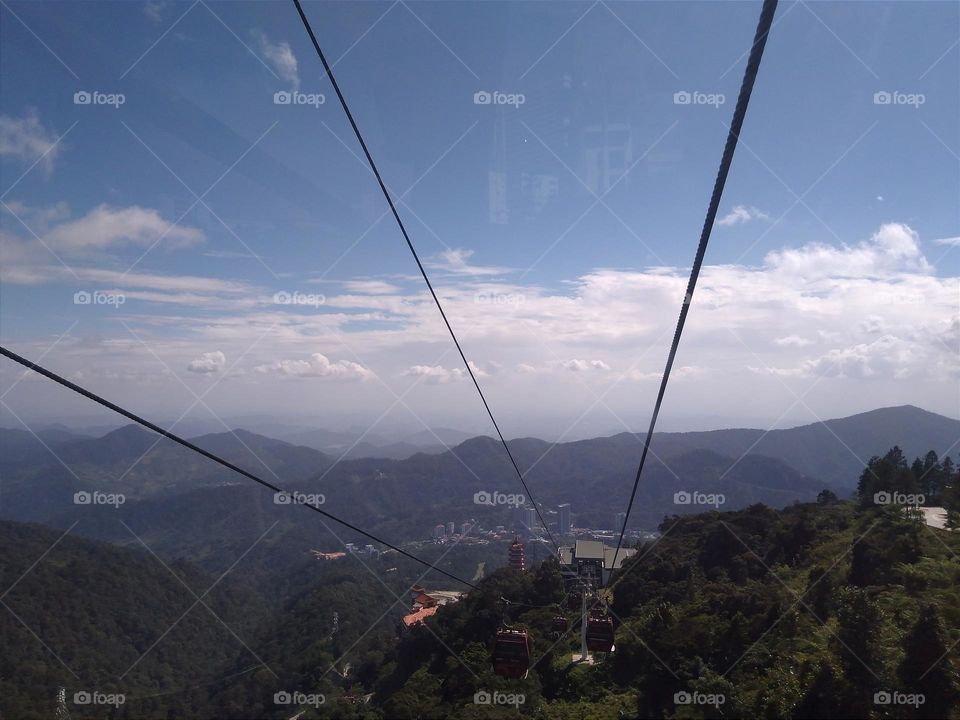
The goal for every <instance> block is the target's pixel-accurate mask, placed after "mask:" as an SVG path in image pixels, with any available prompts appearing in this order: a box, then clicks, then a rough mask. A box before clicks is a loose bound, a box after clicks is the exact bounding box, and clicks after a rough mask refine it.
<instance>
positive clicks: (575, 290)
mask: <svg viewBox="0 0 960 720" xmlns="http://www.w3.org/2000/svg"><path fill="white" fill-rule="evenodd" d="M11 227H13V225H12V224H11ZM865 235H866V236H867V237H868V239H867V240H864V241H862V242H857V241H853V242H851V243H850V244H848V245H843V244H836V245H824V244H822V243H807V244H799V243H798V245H797V246H796V247H794V248H790V249H785V250H779V251H777V252H771V253H770V254H769V255H768V256H767V258H766V260H765V261H764V262H762V263H760V264H759V265H755V266H748V265H734V264H730V265H706V266H705V267H704V268H703V271H702V274H701V278H700V283H699V286H698V289H697V293H696V296H695V298H694V302H693V306H692V308H691V313H690V317H689V319H688V322H687V326H686V330H685V333H684V337H683V343H682V345H681V348H680V353H679V355H678V357H677V361H676V362H677V364H676V366H675V368H674V373H673V379H672V381H671V382H672V383H674V382H675V383H676V388H673V389H672V390H671V391H670V408H671V412H677V413H680V414H681V415H683V414H701V415H702V414H725V415H731V414H737V413H740V414H741V415H742V416H745V417H746V416H749V417H753V418H756V417H769V418H770V419H771V420H772V419H774V418H777V417H779V416H780V415H781V414H782V413H783V412H784V411H785V409H786V408H788V407H789V406H790V404H791V403H793V402H794V401H795V397H793V396H792V395H789V393H787V392H785V389H784V387H783V383H789V384H791V385H793V384H794V383H796V391H797V392H801V391H804V390H805V389H806V388H807V387H808V386H810V385H812V384H813V380H812V378H814V377H819V376H821V375H822V376H824V379H823V380H822V381H820V382H818V383H817V385H816V387H815V389H814V390H813V391H812V392H811V393H810V395H809V396H805V397H806V400H805V402H808V403H810V407H811V408H814V409H815V410H816V412H817V413H818V414H820V415H821V416H822V417H828V416H837V415H842V414H849V413H848V412H847V411H851V412H853V411H859V410H862V409H867V407H869V406H870V405H876V404H880V403H886V404H902V403H907V402H910V403H914V404H918V405H921V406H926V407H929V408H930V409H934V410H938V411H940V412H944V411H945V410H948V409H949V406H948V405H947V404H946V403H947V402H948V401H947V400H944V393H943V387H944V386H945V384H946V383H947V382H955V381H957V380H960V362H958V358H957V355H958V352H957V348H958V347H960V319H958V306H957V298H958V296H960V278H957V277H955V276H954V277H949V276H942V274H941V275H940V276H938V275H937V274H935V273H934V272H933V268H932V267H931V266H930V264H929V263H928V262H927V260H926V259H925V258H924V257H923V254H922V253H921V252H920V250H919V247H920V246H919V241H918V239H917V237H916V233H914V232H913V230H912V229H911V228H909V227H908V226H905V225H898V224H892V225H886V226H883V227H880V228H877V231H876V232H875V233H873V234H871V233H869V232H867V233H865ZM35 245H36V246H37V247H36V248H34V249H36V250H37V252H38V253H40V254H41V256H42V260H43V263H40V262H39V261H38V260H37V259H36V258H34V259H33V260H31V261H30V263H33V264H32V265H31V264H30V263H27V262H25V261H24V260H23V259H22V258H21V259H19V260H15V262H14V263H13V266H14V269H15V270H16V271H17V272H20V273H36V274H35V275H34V276H32V277H31V279H32V280H33V281H35V282H45V281H46V282H57V283H60V284H62V285H64V287H62V288H59V289H57V290H55V291H53V292H55V293H57V292H58V293H61V294H62V298H63V301H64V302H65V303H69V301H70V297H71V295H72V293H73V292H75V291H76V290H77V289H79V288H88V289H91V290H92V289H94V288H99V289H102V290H106V289H107V288H119V289H120V290H122V291H124V292H125V293H127V297H128V300H129V299H135V298H141V299H143V300H154V299H157V300H158V302H165V303H166V305H164V306H159V307H149V308H148V310H147V311H148V312H149V313H150V314H140V315H138V313H141V311H142V309H143V308H144V303H139V302H138V303H131V302H128V303H127V304H126V305H125V306H124V313H125V315H126V316H127V318H129V320H125V322H129V323H131V326H132V327H134V328H135V329H136V328H137V325H138V324H139V325H140V326H148V327H161V328H162V329H163V333H164V337H169V338H171V340H170V343H171V347H170V348H169V351H170V358H169V363H170V365H171V366H172V367H176V365H177V363H179V364H180V365H184V364H185V363H184V358H186V359H190V358H197V357H199V356H201V355H202V354H203V353H205V352H208V351H210V349H211V348H218V349H219V350H220V351H222V352H223V353H224V354H225V355H226V357H228V358H231V357H241V356H242V355H243V354H244V353H245V352H246V351H247V350H248V349H250V348H251V346H253V345H254V343H255V341H257V340H258V338H260V337H261V336H263V341H262V342H260V343H259V344H256V345H255V346H254V347H253V349H252V350H250V352H249V354H248V355H247V356H245V358H246V359H245V360H243V361H242V362H241V363H240V364H239V367H238V370H240V371H242V370H243V368H244V367H246V368H248V373H247V374H246V375H238V377H237V379H236V382H237V383H240V384H243V383H250V384H255V385H257V386H258V387H260V388H261V389H265V391H264V392H262V393H260V392H249V393H239V394H237V395H236V396H235V397H234V396H232V399H231V400H230V402H235V403H237V404H243V403H256V402H260V400H259V398H260V397H263V400H262V402H263V403H264V404H266V403H267V402H268V400H267V397H269V401H270V402H280V401H282V402H283V403H284V407H289V408H291V409H292V410H293V409H296V411H303V409H304V407H305V406H306V408H307V409H308V410H309V409H310V408H309V401H308V399H307V398H305V397H304V396H303V394H302V388H301V387H300V384H299V383H293V382H277V380H278V379H279V378H291V377H300V376H304V377H310V376H314V377H327V378H331V379H333V378H342V379H344V380H346V379H358V378H362V377H366V376H370V377H372V376H373V375H372V372H371V371H369V370H366V368H365V367H363V366H360V365H356V364H352V365H351V364H347V363H344V362H337V361H335V360H334V359H327V358H324V359H323V360H322V361H320V360H318V359H316V358H315V357H314V358H311V357H310V353H312V352H314V351H315V350H316V349H317V347H318V342H319V341H318V338H324V341H323V342H328V341H329V342H330V343H333V342H334V341H335V337H336V336H337V335H339V336H340V337H341V338H342V339H343V340H344V341H345V342H348V343H349V347H350V348H352V349H353V351H355V352H356V353H357V354H359V355H360V356H362V357H363V358H364V359H365V362H368V363H376V364H375V365H374V367H376V368H377V372H378V374H379V376H380V377H381V378H383V379H384V382H387V383H390V384H392V383H394V382H395V383H397V387H396V388H395V390H396V392H398V393H399V392H402V391H403V390H404V389H405V388H406V386H407V385H409V378H410V377H413V378H416V377H421V376H422V381H421V385H422V386H423V387H421V388H420V390H418V391H417V392H420V391H423V392H424V393H425V396H426V398H425V403H426V405H425V406H424V407H423V408H422V409H423V412H425V413H431V412H435V413H446V415H444V416H443V420H444V422H447V423H453V424H454V426H457V421H458V419H459V418H463V417H465V416H464V414H463V408H462V407H459V406H458V404H457V402H458V401H456V400H452V399H451V395H452V392H451V391H452V390H454V389H456V390H457V392H468V391H472V389H471V388H469V377H468V376H467V375H466V372H465V370H464V369H463V368H462V366H458V363H456V362H455V361H454V360H453V359H452V357H451V358H449V359H447V360H446V361H443V363H444V364H426V365H425V364H422V362H423V359H424V358H425V357H426V358H435V357H437V356H438V354H439V353H440V352H442V350H443V349H446V348H448V347H450V338H449V336H448V334H447V332H446V329H445V328H444V327H443V324H442V322H440V321H439V320H438V317H437V312H436V308H435V307H434V305H433V302H432V299H431V298H430V297H429V295H428V294H427V293H426V292H424V291H423V289H422V288H420V287H417V286H413V285H410V286H409V287H408V285H407V283H406V282H405V281H404V282H402V283H401V282H399V281H398V285H400V286H401V287H400V289H396V290H395V291H394V292H387V290H388V289H389V288H386V287H373V286H370V287H361V286H356V285H354V286H351V287H350V289H352V290H355V291H359V290H362V289H366V290H383V291H384V292H376V293H373V294H362V293H357V294H352V295H347V294H343V295H338V296H334V297H329V296H328V298H327V303H326V304H325V305H324V306H322V307H321V308H319V309H318V310H317V311H316V312H289V310H288V309H287V308H278V307H277V306H276V305H274V304H273V303H272V302H269V298H270V296H271V295H272V293H273V292H274V291H275V290H276V289H277V288H275V287H270V288H266V287H265V288H258V287H250V286H247V285H245V284H243V283H239V282H231V281H228V280H224V279H220V278H203V277H199V276H180V275H173V276H167V275H160V274H155V275H148V274H144V275H140V274H137V273H131V274H130V275H129V276H126V277H124V276H123V275H122V274H121V273H120V272H119V270H113V269H109V268H76V270H77V272H78V274H80V275H81V277H82V279H83V283H82V284H79V285H78V284H77V283H76V281H75V280H74V279H73V278H72V277H71V276H70V275H69V273H68V272H67V271H66V270H65V269H64V268H63V267H62V266H60V265H59V264H58V263H56V262H55V261H54V260H53V259H52V257H51V256H50V255H49V254H48V253H47V252H46V251H45V250H44V249H43V248H42V247H40V246H39V244H35ZM925 246H928V247H934V246H932V245H930V242H929V241H926V244H925ZM15 249H22V246H19V245H18V246H15ZM67 259H68V260H71V259H70V258H69V257H67ZM818 263H820V264H821V265H822V267H821V266H818ZM71 264H73V263H72V261H71ZM3 269H4V270H7V269H8V268H7V267H6V265H4V266H3ZM121 269H122V268H121ZM688 272H689V270H688V268H683V267H676V268H671V267H654V268H646V269H641V270H617V269H597V270H593V271H590V272H587V273H584V274H583V275H581V276H579V277H575V278H572V279H570V280H569V281H568V282H567V283H564V284H562V285H560V286H559V288H560V289H554V288H545V287H541V286H537V285H532V284H531V285H524V284H519V283H517V282H507V281H505V280H503V279H499V278H492V277H488V278H482V282H475V281H473V280H472V279H470V278H465V277H460V276H455V277H448V278H447V279H446V280H445V281H444V282H441V283H438V292H441V293H442V296H443V301H444V307H445V309H446V311H447V314H448V316H449V317H450V319H451V323H452V324H453V326H454V328H455V330H456V331H457V333H458V336H459V338H460V340H461V341H462V342H463V344H464V348H465V350H466V352H467V355H468V356H469V357H475V358H477V360H478V361H480V360H481V359H482V362H480V365H481V366H482V370H485V371H486V373H485V374H484V380H482V381H481V382H482V384H483V385H484V391H485V392H486V391H487V386H488V385H489V387H490V400H491V403H494V404H495V411H496V412H497V413H498V415H499V414H501V413H510V414H512V417H513V419H512V420H509V421H508V422H509V423H514V422H515V423H517V424H518V425H517V426H515V427H513V428H511V429H509V430H508V432H510V433H514V432H516V433H526V434H536V430H535V429H533V428H538V427H540V426H539V425H536V426H530V429H522V428H523V427H524V425H523V423H524V422H525V421H526V420H527V419H529V418H530V417H531V416H532V415H533V414H534V413H536V412H539V413H541V414H543V415H546V416H548V417H550V418H551V419H555V420H556V422H557V423H566V422H568V421H573V420H575V419H576V417H577V416H578V415H577V413H579V412H582V410H583V408H585V407H589V406H590V405H591V404H592V403H593V401H594V399H595V398H594V397H593V396H592V395H590V393H589V390H588V389H587V388H586V387H585V385H586V384H590V383H594V382H596V383H599V384H603V385H609V384H610V383H614V382H617V381H618V380H619V379H620V376H621V374H623V373H629V374H628V375H627V377H626V378H624V381H623V384H622V387H623V388H624V390H625V391H624V392H619V391H618V392H611V393H610V395H609V396H607V399H606V400H605V403H608V404H609V406H610V408H611V409H613V410H614V411H615V412H617V413H618V414H619V415H621V416H622V417H624V418H625V419H627V420H628V421H629V422H631V423H632V422H633V420H634V419H633V417H632V415H631V413H633V414H635V413H637V412H638V410H637V405H638V399H643V398H649V397H650V396H649V395H647V394H645V393H652V392H655V389H656V383H657V382H658V381H659V378H660V374H661V373H662V371H663V360H664V358H665V355H666V352H667V350H668V347H669V343H670V338H671V337H672V333H673V330H674V325H675V322H676V313H677V309H678V307H679V304H680V302H681V301H682V298H683V294H684V291H685V286H686V282H687V274H688ZM384 279H389V278H384ZM355 280H356V281H359V282H368V281H369V282H375V281H373V280H371V279H370V278H356V279H355ZM20 281H23V278H21V279H20ZM478 289H479V290H482V291H483V292H485V293H486V292H489V293H491V294H497V295H499V294H502V295H505V296H513V295H522V296H523V297H524V302H523V303H517V304H504V305H496V306H491V305H484V304H478V303H477V302H476V301H475V299H476V295H477V292H478ZM11 297H13V298H14V300H15V301H17V302H20V303H23V302H25V301H23V300H17V295H16V294H12V295H11ZM7 302H8V303H9V300H8V301H7ZM175 303H178V304H175ZM164 308H168V309H169V310H166V311H165V310H164ZM68 309H70V310H72V309H73V308H72V305H71V306H70V308H68ZM4 311H5V312H7V313H11V312H18V311H21V312H22V308H21V309H20V310H18V309H17V308H16V307H14V306H11V307H10V308H9V309H8V308H7V307H5V308H4ZM80 312H85V311H77V314H78V316H79V317H89V315H80ZM198 317H199V318H200V319H199V321H198ZM87 332H89V331H87ZM42 341H46V343H44V342H42ZM115 341H116V338H110V342H115ZM23 344H24V345H25V347H24V351H25V352H27V351H28V350H29V351H34V355H35V356H37V355H39V354H41V353H42V352H43V351H44V350H45V349H46V348H47V346H48V345H49V341H48V339H47V338H40V337H38V338H37V339H36V341H35V343H34V344H33V345H32V346H31V345H30V344H29V343H28V342H26V341H25V342H24V343H23ZM134 350H136V348H133V349H132V350H128V351H125V352H124V351H118V350H117V348H116V347H115V346H114V345H111V347H110V352H98V353H97V355H96V356H94V355H93V354H92V353H91V354H90V355H87V356H83V357H80V358H77V359H76V363H77V365H76V366H75V367H74V368H70V367H69V362H73V361H74V360H73V356H72V355H71V354H67V355H66V356H65V357H68V358H70V360H69V361H67V367H65V370H70V369H77V368H82V367H84V366H85V365H86V366H89V365H91V364H93V363H94V362H95V359H94V357H96V358H100V357H102V356H109V357H110V364H111V366H112V367H113V368H115V369H121V368H122V367H135V366H136V363H137V362H142V357H141V356H140V355H135V354H134ZM141 350H142V348H141ZM141 355H142V353H141ZM351 357H352V356H351ZM280 358H290V359H289V360H280ZM494 361H495V362H497V363H499V364H500V366H502V369H501V370H500V371H499V372H496V373H494V371H493V370H492V368H494V367H495V366H494V365H493V362H494ZM596 363H599V364H596ZM366 367H370V366H369V365H367V366H366ZM604 367H606V368H609V370H605V369H604ZM478 369H480V368H478ZM253 370H256V372H253ZM755 373H756V374H755ZM404 375H406V376H408V377H407V379H406V381H405V380H404V379H403V376H404ZM904 378H909V382H904V381H903V380H904ZM681 379H683V382H680V380H681ZM579 380H583V382H579ZM721 380H722V381H721ZM329 385H330V386H329V388H327V390H328V391H329V394H330V398H331V402H336V403H337V404H338V405H337V406H338V407H340V406H341V405H342V406H343V407H350V408H351V409H354V408H355V409H356V412H358V413H373V415H372V416H371V418H370V419H371V420H372V419H373V418H375V417H376V416H377V414H379V412H382V409H383V408H382V406H380V405H377V403H379V402H380V401H381V400H383V399H384V397H382V396H381V395H380V392H381V390H382V388H381V387H380V385H379V383H367V384H365V385H363V386H361V385H359V384H358V383H357V384H348V383H346V382H342V383H330V384H329ZM433 388H436V389H435V390H434V389H433ZM130 392H135V389H133V388H131V390H130ZM431 393H433V394H432V396H431ZM251 398H252V399H251ZM162 400H163V399H162V398H161V401H162ZM378 407H379V410H377V408H378ZM260 409H263V410H265V411H268V410H269V408H267V407H265V406H264V405H262V406H261V408H260ZM218 411H219V409H218ZM417 412H418V413H420V412H421V408H420V407H419V406H418V408H417ZM568 413H569V415H568ZM425 417H426V415H425ZM434 417H436V416H434ZM507 417H511V415H508V416H507ZM601 420H607V421H608V420H609V418H605V419H604V418H601ZM590 422H591V423H593V421H592V420H591V421H590ZM607 425H608V422H601V421H597V422H595V423H593V425H592V427H595V428H596V427H597V426H600V427H599V428H598V429H599V430H602V429H604V428H605V427H606V426H607ZM562 430H563V428H562V427H561V428H560V429H558V430H557V432H558V433H559V432H561V431H562Z"/></svg>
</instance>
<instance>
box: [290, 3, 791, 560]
mask: <svg viewBox="0 0 960 720" xmlns="http://www.w3.org/2000/svg"><path fill="white" fill-rule="evenodd" d="M294 1H295V2H296V0H294ZM776 10H777V0H764V2H763V8H762V9H761V10H760V19H759V21H758V22H757V31H756V34H755V35H754V38H753V46H752V47H751V49H750V57H749V59H748V60H747V67H746V69H745V70H744V74H743V82H742V83H741V85H740V94H739V96H738V97H737V105H736V108H735V109H734V111H733V122H731V123H730V129H729V130H728V132H727V142H726V144H725V145H724V148H723V155H722V157H721V159H720V169H719V170H718V171H717V178H716V181H715V182H714V186H713V194H712V195H711V196H710V204H709V205H708V207H707V217H706V219H705V220H704V223H703V230H702V231H701V233H700V244H699V245H698V246H697V254H696V257H695V258H694V261H693V267H692V268H691V270H690V279H689V281H688V282H687V293H686V295H684V298H683V303H682V305H681V306H680V317H679V319H678V320H677V329H676V331H675V332H674V334H673V343H672V344H671V346H670V354H669V355H668V356H667V365H666V367H665V368H664V371H663V378H662V379H661V380H660V391H659V392H658V393H657V401H656V403H655V404H654V407H653V415H652V417H651V418H650V427H649V428H648V429H647V437H646V439H645V440H644V442H643V452H642V453H641V455H640V465H639V467H638V468H637V476H636V478H635V479H634V481H633V490H632V491H631V492H630V502H629V503H628V504H627V514H626V517H625V518H624V521H623V527H621V528H620V539H619V540H617V549H616V551H615V552H614V554H613V567H614V568H615V567H616V566H617V556H618V555H619V554H620V547H621V545H622V544H623V535H624V533H625V532H626V529H627V521H628V520H629V519H630V510H631V509H633V501H634V499H635V498H636V495H637V486H638V485H639V484H640V474H641V473H642V472H643V466H644V463H645V462H646V460H647V452H648V451H649V449H650V440H651V439H652V436H653V429H654V427H655V426H656V424H657V416H658V415H659V414H660V406H661V404H662V403H663V395H664V392H665V391H666V389H667V381H668V380H669V379H670V371H671V369H672V368H673V361H674V358H675V357H676V355H677V347H678V346H679V345H680V336H681V334H682V333H683V326H684V324H685V323H686V321H687V313H688V312H689V310H690V303H691V302H692V301H693V291H694V289H695V288H696V287H697V278H698V277H699V276H700V267H701V266H702V265H703V258H704V255H705V254H706V251H707V243H708V242H709V241H710V233H711V231H712V230H713V223H714V220H715V219H716V216H717V210H718V209H719V207H720V197H721V196H722V195H723V188H724V185H725V184H726V182H727V174H728V173H729V172H730V165H731V164H732V163H733V153H734V151H735V150H736V148H737V140H738V139H739V137H740V130H741V128H742V127H743V120H744V118H745V117H746V114H747V105H748V104H749V103H750V94H751V93H752V92H753V84H754V82H755V81H756V79H757V72H758V71H759V70H760V60H761V58H762V57H763V49H764V47H765V46H766V44H767V36H768V35H769V33H770V27H771V26H772V25H773V16H774V14H775V13H776Z"/></svg>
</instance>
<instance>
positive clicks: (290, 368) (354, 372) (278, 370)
mask: <svg viewBox="0 0 960 720" xmlns="http://www.w3.org/2000/svg"><path fill="white" fill-rule="evenodd" d="M254 372H257V373H260V374H272V375H283V376H287V377H324V378H335V379H338V380H366V379H368V378H371V377H373V373H372V372H370V371H369V370H367V368H365V367H363V365H360V364H359V363H355V362H351V361H349V360H337V361H335V362H331V361H330V359H329V358H328V357H327V356H326V355H324V354H323V353H313V354H312V355H310V359H309V360H279V361H277V362H275V363H270V364H267V365H258V366H257V367H255V368H254Z"/></svg>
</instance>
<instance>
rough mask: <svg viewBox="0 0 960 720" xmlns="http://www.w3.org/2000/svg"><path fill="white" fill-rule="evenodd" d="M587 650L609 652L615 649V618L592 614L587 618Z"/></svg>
mask: <svg viewBox="0 0 960 720" xmlns="http://www.w3.org/2000/svg"><path fill="white" fill-rule="evenodd" d="M587 650H589V651H590V652H604V653H608V652H611V651H612V650H613V620H612V619H611V618H609V617H603V616H598V615H591V616H590V619H589V620H587Z"/></svg>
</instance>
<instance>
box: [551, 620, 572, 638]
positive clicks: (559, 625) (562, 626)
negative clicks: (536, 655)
mask: <svg viewBox="0 0 960 720" xmlns="http://www.w3.org/2000/svg"><path fill="white" fill-rule="evenodd" d="M569 627H570V621H569V620H567V618H566V617H564V616H563V615H557V616H556V617H554V618H553V620H551V621H550V635H551V636H552V637H553V639H554V640H557V639H559V638H560V636H561V635H563V634H564V633H565V632H566V631H567V629H568V628H569Z"/></svg>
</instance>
